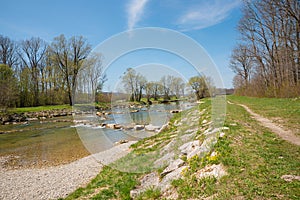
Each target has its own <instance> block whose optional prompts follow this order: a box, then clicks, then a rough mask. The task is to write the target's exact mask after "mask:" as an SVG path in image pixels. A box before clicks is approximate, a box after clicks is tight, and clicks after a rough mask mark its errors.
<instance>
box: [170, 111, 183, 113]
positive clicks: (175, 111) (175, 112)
mask: <svg viewBox="0 0 300 200" xmlns="http://www.w3.org/2000/svg"><path fill="white" fill-rule="evenodd" d="M180 112H181V110H170V113H180Z"/></svg>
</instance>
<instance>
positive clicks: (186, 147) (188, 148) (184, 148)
mask: <svg viewBox="0 0 300 200" xmlns="http://www.w3.org/2000/svg"><path fill="white" fill-rule="evenodd" d="M199 146H200V142H199V140H195V141H191V142H188V143H185V144H183V145H181V146H180V147H179V150H180V152H181V153H182V154H184V155H187V154H188V153H190V152H192V151H193V150H194V149H195V148H196V147H199Z"/></svg>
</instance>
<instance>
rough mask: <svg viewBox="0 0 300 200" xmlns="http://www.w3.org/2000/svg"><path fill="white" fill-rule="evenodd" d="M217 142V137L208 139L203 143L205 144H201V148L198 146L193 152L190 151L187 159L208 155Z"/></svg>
mask: <svg viewBox="0 0 300 200" xmlns="http://www.w3.org/2000/svg"><path fill="white" fill-rule="evenodd" d="M216 142H217V140H216V138H215V137H210V138H207V139H205V140H204V141H203V143H202V144H201V146H196V147H195V148H193V150H191V151H189V152H188V153H187V159H190V158H192V157H194V156H200V157H202V156H204V155H205V153H208V152H209V151H210V150H211V148H212V146H213V145H214V144H215V143H216Z"/></svg>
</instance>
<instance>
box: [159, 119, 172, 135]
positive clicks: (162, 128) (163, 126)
mask: <svg viewBox="0 0 300 200" xmlns="http://www.w3.org/2000/svg"><path fill="white" fill-rule="evenodd" d="M169 125H170V124H169V122H168V123H166V124H164V125H162V127H161V128H160V129H159V131H158V133H160V132H162V131H164V130H166V129H167V128H169Z"/></svg>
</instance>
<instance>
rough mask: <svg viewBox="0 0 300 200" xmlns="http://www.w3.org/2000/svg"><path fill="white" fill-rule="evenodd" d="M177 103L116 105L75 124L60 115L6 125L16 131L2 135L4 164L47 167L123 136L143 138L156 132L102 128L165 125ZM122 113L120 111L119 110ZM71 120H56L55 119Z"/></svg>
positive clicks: (0, 145)
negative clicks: (103, 117)
mask: <svg viewBox="0 0 300 200" xmlns="http://www.w3.org/2000/svg"><path fill="white" fill-rule="evenodd" d="M180 108H181V107H180V106H179V105H176V104H167V105H162V104H158V105H152V106H150V107H148V108H147V107H144V108H140V111H139V112H136V113H131V112H130V110H128V109H121V108H115V109H113V110H112V111H113V113H114V114H110V115H108V116H107V119H106V120H101V119H100V118H99V117H97V116H96V115H80V116H76V117H75V119H76V120H86V121H87V123H85V125H83V124H82V125H75V126H74V124H73V123H72V122H71V121H72V120H73V118H72V117H71V116H69V117H59V118H54V119H49V120H48V119H47V120H45V121H42V122H39V121H34V122H29V123H28V124H18V125H3V126H0V130H14V131H15V132H12V133H7V134H1V135H0V156H1V157H0V167H2V168H23V167H44V166H53V165H60V164H64V163H69V162H71V161H74V160H77V159H79V158H82V157H85V156H87V155H89V154H91V153H98V152H101V151H103V150H106V149H108V148H110V147H112V146H113V145H115V142H117V141H120V140H140V139H141V138H145V137H149V136H151V135H153V134H154V133H153V132H147V131H144V130H142V131H135V130H127V131H125V130H113V129H107V128H101V127H100V126H99V125H100V124H101V123H106V124H107V123H117V124H121V125H122V126H127V125H128V124H132V123H135V124H141V125H144V124H152V125H156V126H162V125H163V124H165V123H167V122H168V120H169V118H170V117H171V115H170V112H169V111H170V110H172V109H180ZM117 113H118V114H117ZM57 119H60V120H62V121H63V120H67V121H68V120H69V122H56V121H54V120H57Z"/></svg>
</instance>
